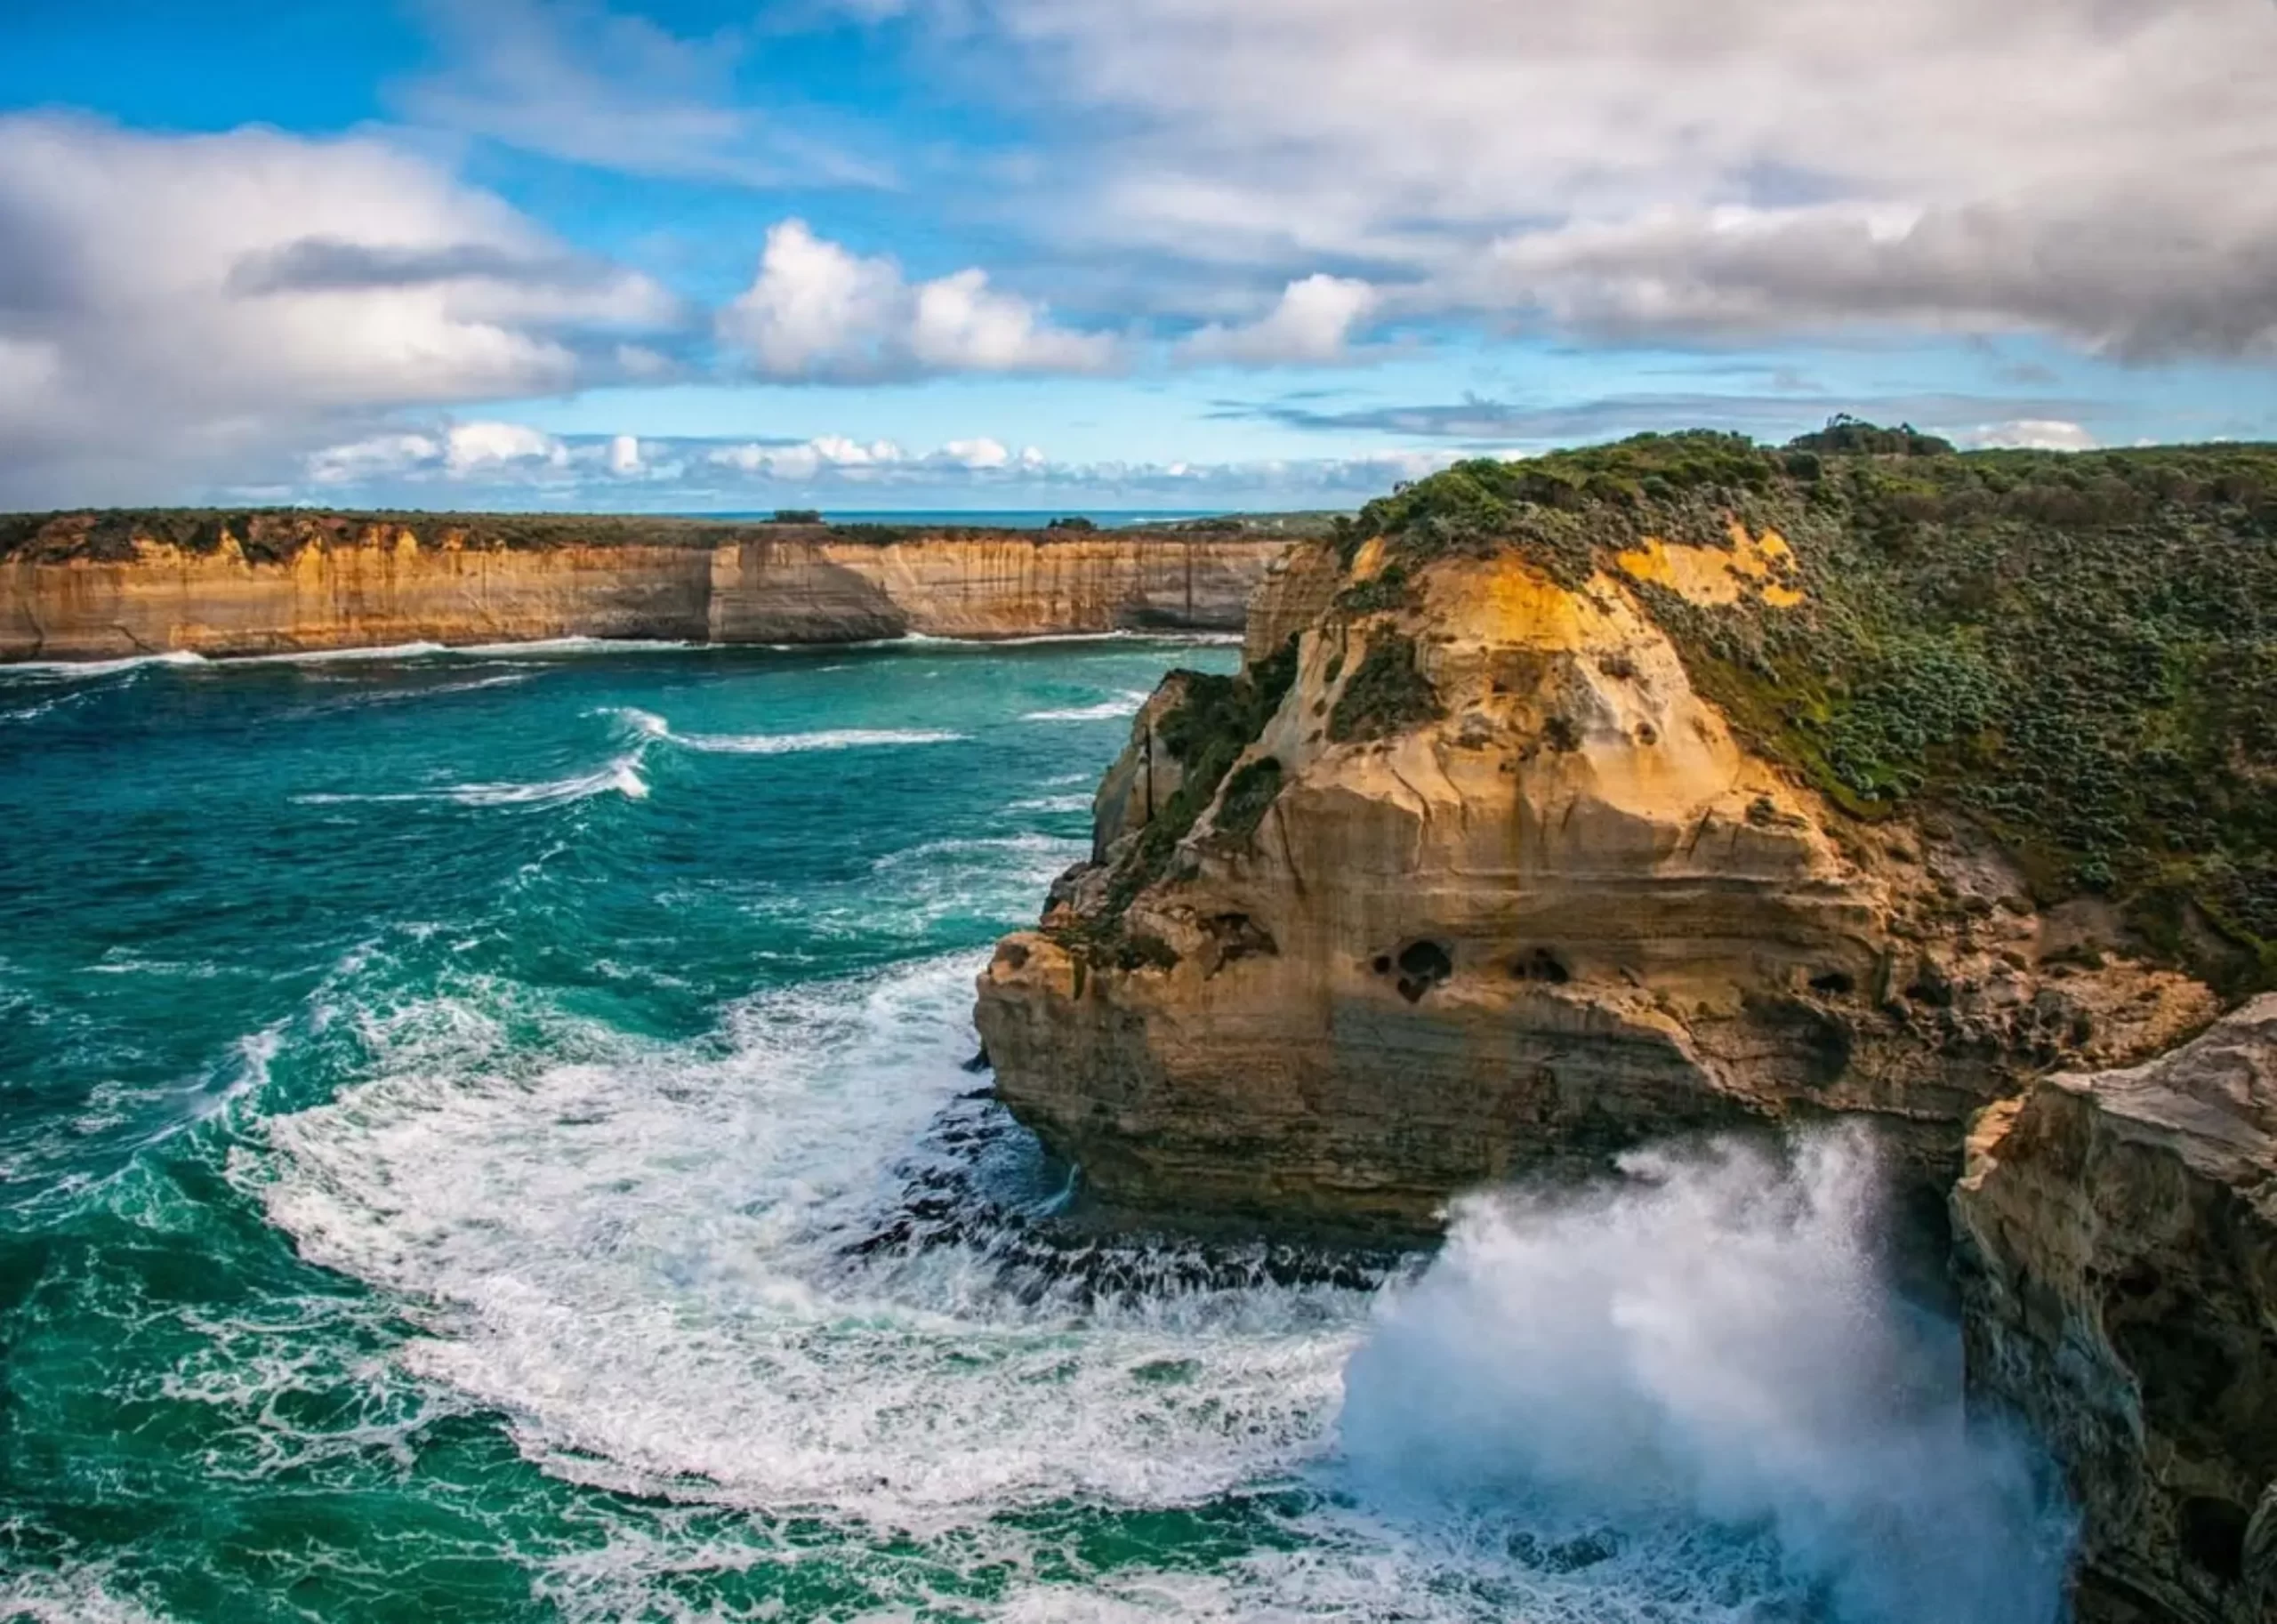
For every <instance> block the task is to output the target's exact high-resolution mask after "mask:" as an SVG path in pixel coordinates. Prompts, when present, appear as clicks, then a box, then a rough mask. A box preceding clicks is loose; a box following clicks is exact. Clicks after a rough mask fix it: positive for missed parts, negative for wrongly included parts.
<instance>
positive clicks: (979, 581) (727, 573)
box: [0, 516, 1286, 660]
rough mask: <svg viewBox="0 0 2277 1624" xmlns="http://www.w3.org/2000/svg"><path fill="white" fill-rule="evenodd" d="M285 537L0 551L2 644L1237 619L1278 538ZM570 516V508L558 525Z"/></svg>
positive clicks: (792, 632)
mask: <svg viewBox="0 0 2277 1624" xmlns="http://www.w3.org/2000/svg"><path fill="white" fill-rule="evenodd" d="M280 522H285V523H287V524H289V525H290V526H291V527H292V529H293V531H294V534H293V535H291V536H290V537H288V538H287V544H286V547H285V549H284V550H283V551H281V552H279V551H278V550H277V549H276V548H274V547H272V548H271V550H270V556H266V557H262V558H258V559H254V558H249V557H248V555H247V552H246V550H245V548H244V547H243V546H241V545H240V544H239V543H238V541H237V538H236V537H235V536H233V535H228V534H226V533H225V534H224V535H223V536H222V538H221V543H220V544H219V545H217V546H215V547H213V549H212V550H211V551H188V550H185V549H183V548H181V547H179V546H176V545H173V544H172V543H165V542H163V541H157V540H152V539H149V538H147V537H136V538H134V539H133V541H132V543H131V557H126V558H112V559H103V558H88V557H43V556H39V555H38V554H37V553H36V552H26V553H22V554H20V555H19V556H16V557H14V558H11V559H4V560H0V660H22V659H49V660H79V659H109V658H117V657H120V656H124V655H135V654H151V653H161V652H167V651H172V650H177V649H187V650H189V651H192V652H195V653H198V654H205V655H243V654H274V653H281V652H291V651H297V650H307V649H325V648H344V647H376V646H384V645H388V644H395V643H407V642H439V643H460V644H463V643H486V642H499V641H512V640H523V639H535V638H550V637H565V636H594V637H617V638H669V639H689V640H697V641H704V640H708V641H712V642H722V643H807V642H839V641H849V640H859V639H870V638H890V637H900V636H904V635H906V634H908V633H912V632H915V633H921V634H925V635H930V636H939V637H971V638H1005V637H1021V636H1031V635H1039V634H1051V633H1066V632H1096V631H1114V630H1117V629H1121V628H1133V627H1148V626H1157V627H1181V628H1203V629H1219V630H1226V631H1234V630H1238V629H1239V628H1240V627H1241V626H1242V624H1243V606H1244V604H1245V602H1246V600H1247V598H1248V596H1249V593H1250V591H1251V587H1252V586H1253V585H1254V584H1255V583H1256V582H1257V581H1258V579H1259V577H1260V576H1261V575H1263V573H1264V572H1265V570H1266V568H1267V566H1268V565H1270V564H1271V563H1272V562H1273V561H1274V560H1275V558H1277V557H1278V556H1279V554H1280V553H1281V552H1282V551H1283V550H1284V548H1285V546H1286V543H1284V542H1283V541H1282V540H1281V539H1279V538H1277V537H1273V536H1266V535H1182V534H1175V533H1163V532H1155V533H1124V532H1101V533H1093V534H1089V535H1044V534H1042V533H1037V532H1032V531H1031V532H1018V531H1004V532H994V533H972V532H961V533H952V534H947V535H916V536H912V537H908V538H906V539H901V540H896V541H890V542H870V541H866V540H847V539H838V538H833V537H830V536H829V535H827V534H826V533H825V532H822V531H820V530H819V529H817V530H811V531H806V532H801V531H798V530H795V529H793V530H790V531H789V532H788V533H787V534H785V535H781V536H779V537H778V536H770V535H745V536H744V537H741V538H738V539H736V540H734V541H730V542H726V543H719V544H695V543H690V542H688V541H686V540H684V539H681V537H680V535H679V534H678V533H677V532H676V530H675V527H674V525H673V524H672V522H670V521H660V522H659V523H658V524H657V525H656V527H654V529H653V531H649V532H647V533H646V534H647V535H648V536H649V537H650V538H651V539H647V540H644V539H641V538H642V536H643V535H644V532H643V530H642V529H641V527H640V526H639V525H638V523H637V522H636V521H624V520H612V521H601V522H599V523H597V524H596V525H595V529H596V530H597V531H599V530H600V529H602V528H603V527H604V526H605V527H606V528H607V532H608V534H607V536H606V538H605V539H596V540H594V541H592V542H590V543H586V542H581V541H578V540H576V539H575V536H574V535H572V536H571V537H569V538H568V539H566V540H560V541H557V542H555V543H552V544H549V545H545V546H542V547H535V546H534V547H511V548H510V547H503V546H496V545H480V544H470V543H469V540H468V538H467V537H466V536H464V535H462V534H459V533H447V534H445V535H441V536H440V537H437V536H434V535H430V540H429V542H428V543H427V544H422V543H421V541H420V539H419V537H418V536H416V535H414V534H413V533H412V532H411V531H409V530H407V529H405V528H403V527H401V526H398V525H390V524H380V523H373V524H366V525H362V526H360V527H355V528H353V529H352V530H350V532H349V533H348V534H346V535H342V534H341V533H340V527H339V526H338V525H337V524H334V525H332V526H331V527H329V528H326V527H325V525H324V522H323V519H322V516H310V517H309V518H307V519H294V520H288V521H280ZM555 522H557V523H560V524H563V525H566V526H567V527H569V528H570V529H571V530H573V531H574V530H575V521H574V520H569V521H555Z"/></svg>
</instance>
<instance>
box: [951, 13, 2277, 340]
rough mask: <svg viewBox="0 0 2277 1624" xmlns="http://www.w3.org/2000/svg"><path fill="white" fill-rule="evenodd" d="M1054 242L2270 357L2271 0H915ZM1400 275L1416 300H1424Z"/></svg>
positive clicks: (1508, 296)
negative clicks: (1037, 112) (1006, 122)
mask: <svg viewBox="0 0 2277 1624" xmlns="http://www.w3.org/2000/svg"><path fill="white" fill-rule="evenodd" d="M913 10H914V11H915V12H916V13H917V14H918V15H920V16H921V17H930V18H931V19H933V20H934V21H935V22H936V23H937V25H938V27H939V30H940V34H941V36H942V37H943V38H944V39H945V40H949V41H952V42H961V44H962V46H963V49H962V53H961V57H960V58H959V60H962V61H965V62H967V63H971V64H980V65H981V66H980V67H979V68H977V69H976V71H978V72H979V73H982V74H984V75H987V74H993V75H994V78H984V80H983V82H982V84H980V86H979V90H980V92H981V93H985V94H994V95H999V96H1009V95H1017V96H1020V97H1023V98H1025V99H1030V100H1033V99H1035V98H1045V99H1050V100H1056V102H1057V103H1058V105H1057V106H1056V107H1055V108H1053V109H1051V112H1052V115H1053V122H1052V124H1051V126H1050V127H1051V128H1052V129H1053V131H1054V133H1055V141H1056V148H1055V152H1054V163H1053V164H1052V165H1051V166H1050V169H1049V170H1048V171H1047V172H1045V173H1046V174H1047V176H1048V177H1049V178H1048V179H1047V180H1046V181H1043V182H1042V183H1040V184H1039V185H1037V186H1036V187H1035V189H1034V190H1032V191H1031V192H1029V193H1027V194H1026V205H1027V207H1028V208H1029V210H1030V213H1029V216H1028V217H1029V218H1030V219H1031V220H1032V221H1034V223H1035V225H1036V227H1037V229H1039V231H1041V232H1044V233H1047V234H1049V235H1051V236H1054V237H1060V238H1062V239H1066V240H1071V241H1073V242H1074V243H1076V244H1078V245H1081V246H1082V248H1083V249H1084V250H1086V251H1087V252H1090V253H1105V252H1108V251H1111V250H1113V249H1114V248H1118V247H1119V248H1122V249H1125V250H1128V249H1132V248H1136V249H1140V250H1143V251H1146V252H1147V253H1150V254H1152V255H1154V256H1156V258H1157V260H1158V261H1161V260H1169V261H1178V262H1182V263H1183V264H1185V265H1187V266H1189V267H1195V268H1198V271H1199V273H1200V274H1203V275H1206V274H1208V272H1209V270H1210V269H1211V268H1213V267H1218V268H1222V267H1224V266H1226V265H1228V264H1240V265H1243V266H1263V267H1270V268H1274V269H1280V270H1282V271H1283V274H1292V275H1293V274H1298V273H1300V272H1302V271H1303V270H1305V269H1307V268H1308V262H1309V263H1310V264H1317V263H1318V262H1320V261H1322V260H1324V259H1328V258H1334V259H1337V260H1339V261H1341V262H1343V263H1346V264H1348V265H1352V266H1354V267H1356V268H1362V267H1369V266H1380V267H1381V268H1382V269H1383V272H1384V274H1382V275H1378V274H1375V273H1374V272H1372V271H1371V272H1370V274H1371V276H1372V279H1374V280H1376V281H1378V282H1384V281H1385V280H1387V277H1390V278H1396V280H1397V281H1398V283H1399V284H1400V285H1401V286H1402V288H1403V293H1402V295H1401V301H1400V309H1401V310H1402V313H1403V314H1412V313H1421V312H1428V311H1436V312H1441V313H1446V312H1457V313H1460V312H1476V313H1478V314H1482V315H1484V316H1486V317H1488V318H1493V319H1506V318H1516V319H1519V320H1524V321H1549V322H1552V323H1557V324H1561V325H1570V326H1581V327H1583V328H1590V329H1608V328H1609V329H1614V330H1620V331H1638V330H1651V331H1662V332H1667V333H1670V334H1676V335H1678V336H1697V335H1700V334H1703V333H1704V334H1726V333H1731V332H1734V331H1746V332H1780V331H1795V330H1805V331H1808V330H1814V329H1820V328H1823V327H1826V326H1832V325H1838V324H1839V325H1845V326H1856V325H1858V324H1860V323H1904V324H1910V325H1919V326H1929V327H1932V328H1939V329H1950V328H1959V329H1967V330H1972V331H1984V330H1996V329H2015V328H2037V329H2041V330H2046V331H2050V332H2054V333H2057V334H2063V335H2065V336H2067V337H2069V338H2071V339H2072V340H2074V341H2075V342H2080V343H2082V344H2084V345H2087V346H2090V347H2094V348H2097V349H2103V350H2111V351H2113V352H2117V353H2121V354H2125V355H2128V356H2135V357H2144V356H2160V355H2167V354H2174V353H2184V352H2192V353H2209V354H2224V355H2249V356H2257V357H2259V358H2264V359H2267V358H2277V189H2273V188H2272V187H2271V186H2270V185H2269V184H2268V165H2269V157H2268V155H2269V153H2270V152H2271V151H2272V150H2273V149H2277V97H2273V96H2272V95H2270V94H2269V93H2268V92H2267V89H2266V87H2267V86H2268V85H2269V84H2272V83H2277V12H2273V11H2272V9H2271V6H2270V4H2269V3H2268V0H2123V3H2121V0H2114V3H2111V4H2079V3H2078V0H2013V3H2012V4H2004V5H1999V6H1996V7H1992V8H1987V7H1985V6H1983V4H1979V3H1978V0H1919V3H1918V4H1909V5H1903V6H1882V7H1867V8H1863V9H1862V8H1860V7H1859V6H1857V5H1856V4H1853V3H1852V0H1727V3H1726V4H1716V5H1713V6H1707V7H1702V6H1701V5H1699V4H1696V3H1695V0H1610V3H1608V4H1590V5H1551V4H1536V3H1528V0H1411V3H1410V4H1403V5H1400V6H1396V7H1390V8H1387V7H1385V6H1383V5H1381V4H1378V3H1377V0H1246V3H1245V4H1242V5H1240V6H1237V7H1227V6H1226V5H1224V4H1219V0H1118V3H1117V4H1097V3H1093V0H992V3H991V4H985V5H974V4H970V3H969V0H917V3H916V4H914V6H913ZM1409 290H1412V291H1409Z"/></svg>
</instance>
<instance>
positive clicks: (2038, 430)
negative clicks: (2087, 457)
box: [1953, 417, 2096, 451]
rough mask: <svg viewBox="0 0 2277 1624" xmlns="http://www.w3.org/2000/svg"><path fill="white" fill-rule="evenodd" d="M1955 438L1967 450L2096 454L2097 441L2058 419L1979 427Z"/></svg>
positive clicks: (2024, 419) (2023, 419) (1965, 431)
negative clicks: (2083, 452)
mask: <svg viewBox="0 0 2277 1624" xmlns="http://www.w3.org/2000/svg"><path fill="white" fill-rule="evenodd" d="M1953 438H1955V439H1957V440H1959V442H1960V443H1961V444H1962V445H1964V446H1975V447H1979V448H1983V449H1990V448H1992V447H1995V446H1997V447H1999V448H2001V449H2004V450H2011V451H2093V450H2094V449H2095V448H2096V437H2095V436H2094V435H2092V434H2090V433H2088V431H2087V430H2085V429H2083V428H2081V427H2080V425H2079V424H2078V423H2072V422H2061V421H2059V420H2057V419H2055V418H2046V417H2019V418H2016V419H2014V420H2012V421H2011V422H2003V423H1979V424H1978V425H1977V426H1976V427H1975V428H1974V429H1964V430H1959V431H1958V432H1956V433H1955V434H1954V436H1953Z"/></svg>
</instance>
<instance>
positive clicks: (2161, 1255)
mask: <svg viewBox="0 0 2277 1624" xmlns="http://www.w3.org/2000/svg"><path fill="white" fill-rule="evenodd" d="M1953 1207H1954V1214H1955V1218H1956V1231H1957V1237H1958V1241H1959V1247H1958V1250H1959V1258H1960V1261H1961V1265H1962V1268H1961V1278H1962V1284H1963V1293H1964V1303H1965V1307H1966V1317H1965V1329H1966V1335H1967V1347H1968V1355H1969V1358H1968V1366H1969V1379H1970V1383H1971V1386H1972V1390H1973V1393H1974V1394H1975V1395H1976V1396H1978V1397H1979V1398H1981V1399H1983V1401H1984V1402H1986V1403H1990V1404H1992V1405H1995V1406H1998V1407H2000V1408H2004V1409H2008V1410H2012V1411H2016V1412H2019V1413H2021V1415H2022V1416H2024V1418H2025V1419H2027V1420H2028V1421H2029V1422H2030V1423H2031V1424H2032V1427H2033V1429H2034V1430H2035V1431H2036V1432H2037V1433H2038V1434H2039V1435H2040V1436H2041V1437H2042V1438H2043V1439H2045V1440H2046V1441H2047V1442H2048V1444H2049V1446H2050V1447H2051V1448H2052V1449H2053V1451H2054V1452H2055V1454H2056V1458H2057V1459H2058V1460H2059V1461H2060V1462H2061V1463H2062V1465H2063V1467H2064V1471H2065V1474H2066V1475H2067V1476H2068V1478H2069V1480H2070V1483H2071V1487H2072V1492H2073V1495H2074V1497H2075V1498H2076V1499H2077V1501H2078V1503H2079V1505H2080V1511H2081V1516H2082V1530H2081V1541H2080V1562H2081V1568H2082V1572H2081V1584H2080V1600H2079V1607H2080V1616H2081V1618H2082V1620H2085V1621H2087V1624H2099V1621H2101V1620H2112V1621H2113V1624H2119V1621H2125V1620H2161V1621H2166V1620H2171V1621H2174V1624H2259V1621H2260V1620H2264V1619H2266V1618H2269V1617H2273V1616H2277V994H2268V995H2265V996H2263V997H2261V998H2259V999H2257V1000H2256V1001H2253V1002H2252V1003H2250V1004H2248V1005H2247V1006H2246V1007H2245V1008H2243V1009H2241V1010H2239V1011H2238V1012H2237V1013H2235V1014H2233V1015H2232V1016H2230V1017H2227V1018H2225V1019H2224V1020H2223V1021H2221V1022H2220V1023H2218V1024H2217V1025H2215V1026H2214V1027H2213V1028H2212V1029H2211V1030H2209V1032H2207V1033H2205V1034H2204V1035H2203V1036H2202V1037H2200V1038H2199V1039H2197V1040H2196V1041H2193V1042H2191V1043H2189V1044H2186V1045H2184V1047H2183V1048H2181V1049H2176V1051H2175V1052H2173V1053H2172V1054H2169V1055H2167V1056H2165V1057H2162V1058H2160V1059H2158V1060H2154V1061H2152V1063H2150V1064H2148V1065H2142V1066H2137V1067H2135V1068H2132V1069H2129V1070H2123V1071H2111V1072H2102V1073H2062V1074H2058V1075H2055V1076H2051V1077H2048V1078H2046V1079H2044V1080H2042V1081H2040V1082H2039V1083H2037V1084H2036V1085H2034V1086H2033V1087H2032V1089H2029V1090H2028V1091H2027V1092H2026V1093H2024V1095H2023V1096H2022V1097H2020V1098H2016V1099H2012V1100H2007V1101H2004V1102H2002V1103H2000V1104H1999V1105H1994V1106H1992V1107H1991V1109H1989V1110H1988V1111H1986V1112H1985V1113H1984V1114H1983V1117H1982V1118H1980V1119H1979V1121H1978V1122H1977V1124H1976V1127H1975V1131H1974V1132H1973V1133H1972V1134H1971V1136H1970V1138H1969V1141H1968V1164H1967V1172H1966V1174H1965V1176H1964V1177H1963V1178H1962V1181H1961V1183H1960V1186H1959V1189H1958V1191H1957V1192H1956V1194H1955V1196H1954V1202H1953Z"/></svg>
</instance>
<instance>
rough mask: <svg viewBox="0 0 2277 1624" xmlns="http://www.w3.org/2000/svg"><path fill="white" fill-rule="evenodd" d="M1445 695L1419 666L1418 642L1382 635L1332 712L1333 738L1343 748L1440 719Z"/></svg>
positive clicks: (1330, 727) (1362, 658) (1374, 640)
mask: <svg viewBox="0 0 2277 1624" xmlns="http://www.w3.org/2000/svg"><path fill="white" fill-rule="evenodd" d="M1443 713H1444V712H1443V711H1442V709H1441V706H1440V704H1439V696H1438V695H1437V694H1436V692H1434V691H1433V689H1432V687H1431V681H1430V679H1429V678H1428V677H1426V676H1425V675H1424V674H1423V672H1422V670H1421V668H1420V666H1418V665H1417V664H1416V663H1415V639H1413V638H1412V637H1408V636H1406V635H1405V634H1404V633H1401V632H1396V631H1380V632H1378V633H1377V634H1376V635H1375V636H1374V637H1373V638H1372V639H1371V640H1370V642H1369V644H1368V649H1367V652H1366V653H1365V654H1364V655H1361V656H1360V664H1359V668H1358V669H1357V670H1356V671H1354V672H1353V673H1352V678H1351V680H1350V681H1348V682H1347V683H1346V684H1345V685H1344V688H1343V691H1342V692H1341V693H1340V694H1338V695H1337V696H1336V703H1335V705H1334V706H1333V707H1332V709H1331V710H1330V712H1329V713H1328V736H1329V737H1330V738H1332V739H1334V740H1335V741H1336V742H1337V743H1338V744H1351V743H1354V742H1356V741H1360V740H1364V739H1378V738H1383V737H1385V736H1388V735H1390V734H1394V733H1398V732H1401V731H1403V730H1404V729H1405V728H1414V727H1420V726H1421V725H1422V724H1423V723H1425V722H1428V721H1436V720H1438V718H1439V717H1440V716H1441V715H1442V714H1443Z"/></svg>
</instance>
